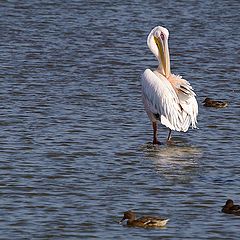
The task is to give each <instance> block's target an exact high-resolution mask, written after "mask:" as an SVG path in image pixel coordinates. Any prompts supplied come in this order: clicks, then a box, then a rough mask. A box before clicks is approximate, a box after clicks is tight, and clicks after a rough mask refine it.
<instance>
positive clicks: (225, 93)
mask: <svg viewBox="0 0 240 240" xmlns="http://www.w3.org/2000/svg"><path fill="white" fill-rule="evenodd" d="M239 7H240V3H239V1H237V0H236V1H234V0H231V1H225V0H224V1H221V2H219V1H203V0H201V1H185V0H183V1H153V0H152V1H131V2H129V3H126V2H116V1H77V0H75V1H74V0H72V1H49V0H45V1H37V0H33V1H14V0H13V1H1V3H0V16H1V23H0V36H1V44H0V66H1V67H0V83H1V87H0V101H1V115H0V126H1V128H0V153H1V154H0V161H1V165H0V184H1V185H0V195H1V198H0V216H1V218H0V223H1V224H0V236H1V237H0V238H1V239H114V238H117V239H160V238H162V239H238V238H239V222H240V217H237V216H231V215H225V214H223V213H221V207H222V205H224V203H225V201H226V200H227V199H228V198H232V199H233V200H235V201H236V202H237V203H238V204H240V194H239V184H240V180H239V172H240V167H239V155H240V147H239V146H240V137H239V136H240V130H239V115H240V110H239V107H240V96H239V95H240V79H239V63H240V59H239V38H240V29H239V28H240V27H239V22H240V15H239ZM157 25H162V26H165V27H167V28H168V29H169V31H170V39H169V46H170V55H171V66H172V72H173V73H175V74H180V75H182V76H183V77H184V78H185V79H187V80H188V81H190V83H191V84H192V86H193V87H194V89H195V92H196V93H197V99H198V103H199V118H198V122H199V123H198V127H199V129H197V130H192V129H190V130H189V131H188V132H187V133H179V132H174V133H173V144H172V145H166V144H163V145H160V146H153V145H152V144H151V141H152V129H151V124H150V122H149V120H148V118H147V115H146V113H145V112H144V109H143V104H142V102H141V87H140V82H139V76H140V74H141V73H142V72H143V71H144V70H145V69H146V68H152V69H154V68H156V66H157V61H156V59H155V58H154V56H153V54H152V53H151V52H150V50H149V49H148V47H147V45H146V37H147V35H148V33H149V31H150V30H151V29H152V28H153V27H155V26H157ZM205 97H213V98H216V99H220V100H227V101H229V107H227V108H224V109H212V108H204V107H203V106H202V103H201V102H202V101H203V100H204V99H205ZM167 133H168V131H167V129H166V128H164V127H163V126H159V139H160V141H162V142H163V143H164V141H165V139H166V137H167ZM129 209H132V210H134V211H135V212H136V213H137V216H141V215H143V214H151V215H156V216H163V217H167V218H170V221H169V223H168V225H167V226H166V228H164V229H141V228H140V229H139V228H128V227H125V226H122V225H119V224H118V221H119V220H120V219H121V218H122V216H123V212H124V211H126V210H129Z"/></svg>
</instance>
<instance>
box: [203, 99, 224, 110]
mask: <svg viewBox="0 0 240 240" xmlns="http://www.w3.org/2000/svg"><path fill="white" fill-rule="evenodd" d="M203 106H205V107H215V108H225V107H227V106H228V102H227V101H218V100H214V99H212V98H208V97H207V98H205V100H204V101H203Z"/></svg>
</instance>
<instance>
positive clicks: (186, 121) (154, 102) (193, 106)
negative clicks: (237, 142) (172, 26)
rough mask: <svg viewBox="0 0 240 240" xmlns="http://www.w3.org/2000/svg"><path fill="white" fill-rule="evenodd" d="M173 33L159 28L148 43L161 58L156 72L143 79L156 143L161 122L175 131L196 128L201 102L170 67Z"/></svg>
mask: <svg viewBox="0 0 240 240" xmlns="http://www.w3.org/2000/svg"><path fill="white" fill-rule="evenodd" d="M168 36H169V32H168V30H167V29H166V28H163V27H160V26H158V27H155V28H154V29H153V30H152V31H151V32H150V34H149V36H148V39H147V44H148V46H149V48H150V50H151V51H152V52H153V54H154V55H155V56H156V58H157V59H158V61H159V66H158V68H157V69H156V70H155V71H151V70H150V69H146V70H145V71H144V73H143V75H142V78H141V84H142V98H143V103H144V107H145V110H146V112H147V114H148V116H149V118H150V120H151V122H152V124H153V130H154V137H153V143H154V144H156V143H159V142H158V140H157V122H158V121H160V122H161V124H163V125H165V126H166V127H168V128H169V129H170V133H169V136H168V140H170V137H171V130H175V131H183V132H186V131H187V130H188V128H189V126H190V125H192V128H196V127H197V126H196V123H197V115H198V104H197V101H196V98H195V96H196V94H195V93H194V92H193V89H192V87H191V85H190V83H189V82H188V81H187V80H185V79H183V78H182V77H181V76H178V75H174V74H172V73H171V69H170V56H169V49H168Z"/></svg>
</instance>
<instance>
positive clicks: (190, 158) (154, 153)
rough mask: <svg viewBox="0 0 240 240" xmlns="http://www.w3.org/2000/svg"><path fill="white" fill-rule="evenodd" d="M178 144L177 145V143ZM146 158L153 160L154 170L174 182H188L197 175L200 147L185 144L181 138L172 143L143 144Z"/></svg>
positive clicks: (200, 153)
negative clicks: (162, 144) (158, 144)
mask: <svg viewBox="0 0 240 240" xmlns="http://www.w3.org/2000/svg"><path fill="white" fill-rule="evenodd" d="M178 144H179V145H178ZM144 152H145V155H146V158H148V159H151V160H153V161H154V165H155V169H156V172H157V173H158V174H159V175H161V177H163V178H165V179H168V180H171V181H173V182H174V183H190V182H192V180H193V179H194V178H196V177H198V176H199V173H200V167H199V161H200V159H201V157H202V151H201V149H200V148H197V147H194V146H191V145H187V144H186V143H185V144H184V143H183V140H182V139H181V141H180V142H179V143H177V142H176V140H175V143H174V144H172V145H165V146H153V145H152V144H151V143H149V144H146V145H145V146H144Z"/></svg>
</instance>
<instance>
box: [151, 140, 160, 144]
mask: <svg viewBox="0 0 240 240" xmlns="http://www.w3.org/2000/svg"><path fill="white" fill-rule="evenodd" d="M153 145H162V143H161V142H159V141H158V140H153Z"/></svg>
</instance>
